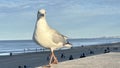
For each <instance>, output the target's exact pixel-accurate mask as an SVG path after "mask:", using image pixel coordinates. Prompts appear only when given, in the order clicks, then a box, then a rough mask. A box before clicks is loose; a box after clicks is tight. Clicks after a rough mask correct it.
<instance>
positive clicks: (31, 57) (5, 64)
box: [0, 43, 120, 68]
mask: <svg viewBox="0 0 120 68" xmlns="http://www.w3.org/2000/svg"><path fill="white" fill-rule="evenodd" d="M108 47H109V50H110V52H115V53H107V54H103V53H104V51H105V49H107V48H108ZM90 51H93V52H94V54H90ZM116 52H117V53H116ZM49 53H50V52H38V53H28V54H20V55H13V56H2V57H0V68H18V66H22V68H24V65H26V66H27V68H36V67H40V66H43V65H47V64H48V62H49V61H47V56H48V55H49ZM62 53H63V54H64V55H65V58H61V54H62ZM83 53H84V54H85V56H87V57H85V58H80V59H78V58H79V57H80V55H81V54H83ZM55 54H56V56H57V57H58V60H59V62H61V63H59V64H58V65H53V67H54V68H57V67H58V68H59V67H61V66H65V67H64V68H70V67H72V66H74V68H77V67H78V68H80V67H81V68H85V67H82V66H86V68H90V67H91V64H93V67H92V68H94V67H96V66H97V67H96V68H102V66H103V68H106V67H107V65H108V66H110V65H111V66H110V67H112V66H116V67H117V65H120V64H119V63H120V62H118V60H119V61H120V58H119V57H120V43H115V44H104V45H96V46H95V45H94V46H84V47H74V48H72V49H68V50H59V51H56V52H55ZM70 55H72V56H73V59H74V60H72V61H68V60H69V57H70ZM104 56H105V57H104ZM97 57H98V58H97ZM92 59H93V60H92ZM108 59H109V60H108ZM103 60H104V61H103ZM115 61H116V62H115ZM69 62H70V64H69ZM78 62H79V63H78ZM99 62H100V63H99ZM102 62H103V63H104V62H107V63H104V64H105V65H104V64H103V63H102ZM112 62H113V63H112ZM73 64H76V65H73ZM69 66H70V67H69ZM87 66H89V67H87ZM99 66H101V67H99ZM104 66H105V67H104ZM72 68H73V67H72ZM112 68H113V67H112ZM114 68H115V67H114ZM117 68H118V67H117Z"/></svg>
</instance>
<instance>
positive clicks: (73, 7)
mask: <svg viewBox="0 0 120 68" xmlns="http://www.w3.org/2000/svg"><path fill="white" fill-rule="evenodd" d="M119 6H120V1H119V0H12V1H11V0H1V2H0V31H2V32H0V34H1V36H2V35H3V33H4V37H5V36H7V35H8V34H6V32H7V33H10V34H9V36H10V38H11V37H14V36H13V35H12V33H15V34H16V36H18V38H22V36H21V35H20V34H23V38H25V37H26V38H31V36H32V32H33V30H34V25H35V22H36V13H37V11H38V9H41V8H45V9H46V10H47V20H48V23H49V25H51V26H52V27H53V28H55V29H57V30H58V31H60V32H61V33H63V34H65V35H69V36H70V37H79V35H82V37H89V33H88V32H91V34H92V32H93V33H94V34H96V35H98V36H99V35H100V34H101V33H100V32H104V34H103V35H108V33H111V35H112V34H115V33H117V31H118V28H119V27H118V26H117V25H120V23H119V21H120V20H119V17H120V7H119ZM113 23H114V24H113ZM115 26H116V27H115ZM6 27H7V28H9V29H7V28H6ZM21 27H22V28H21ZM59 27H62V28H59ZM97 27H99V28H101V27H102V28H101V29H99V28H97ZM109 28H113V30H114V31H116V32H115V33H114V32H112V31H109V32H108V33H105V31H107V30H108V29H109ZM28 34H29V37H28V36H26V35H28ZM94 34H92V35H91V37H94ZM9 36H7V37H9ZM100 36H102V34H101V35H100ZM14 38H15V37H14Z"/></svg>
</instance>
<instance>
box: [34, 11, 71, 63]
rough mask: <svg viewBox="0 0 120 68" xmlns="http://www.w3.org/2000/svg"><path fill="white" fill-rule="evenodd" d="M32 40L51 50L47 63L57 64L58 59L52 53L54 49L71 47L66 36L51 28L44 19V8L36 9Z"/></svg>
mask: <svg viewBox="0 0 120 68" xmlns="http://www.w3.org/2000/svg"><path fill="white" fill-rule="evenodd" d="M33 40H34V41H35V42H36V43H37V44H38V45H40V46H42V47H44V48H48V49H50V51H51V55H50V61H49V65H51V64H57V63H58V60H57V57H56V56H55V54H54V50H56V49H58V48H62V47H67V48H71V47H72V45H71V44H70V43H69V42H68V40H67V37H66V36H64V35H62V34H60V33H59V32H58V31H56V30H55V29H53V28H51V27H50V26H49V25H48V23H47V21H46V10H45V9H41V10H38V14H37V22H36V25H35V30H34V34H33Z"/></svg>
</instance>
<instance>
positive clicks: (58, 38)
mask: <svg viewBox="0 0 120 68" xmlns="http://www.w3.org/2000/svg"><path fill="white" fill-rule="evenodd" d="M52 40H53V42H54V43H56V44H58V43H60V42H62V43H63V44H65V43H66V36H64V35H62V34H60V33H59V32H57V31H56V30H53V33H52Z"/></svg>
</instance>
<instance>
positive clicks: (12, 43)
mask: <svg viewBox="0 0 120 68" xmlns="http://www.w3.org/2000/svg"><path fill="white" fill-rule="evenodd" d="M68 41H69V42H70V43H72V45H73V47H75V46H81V45H84V46H86V45H95V44H105V43H115V42H120V38H89V39H69V40H68ZM38 50H39V51H40V50H41V51H42V50H43V49H42V47H40V46H38V45H37V44H36V43H35V42H34V41H32V40H4V41H0V55H7V54H9V53H10V52H12V53H24V52H36V51H38Z"/></svg>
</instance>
